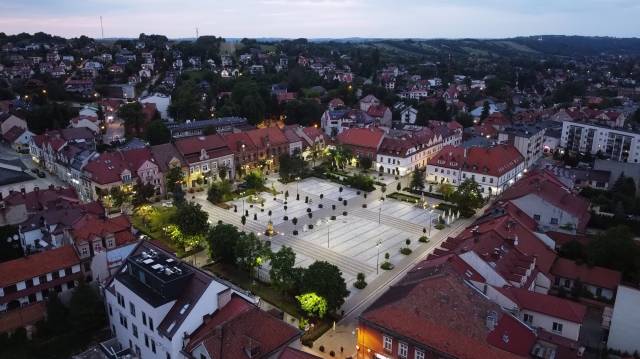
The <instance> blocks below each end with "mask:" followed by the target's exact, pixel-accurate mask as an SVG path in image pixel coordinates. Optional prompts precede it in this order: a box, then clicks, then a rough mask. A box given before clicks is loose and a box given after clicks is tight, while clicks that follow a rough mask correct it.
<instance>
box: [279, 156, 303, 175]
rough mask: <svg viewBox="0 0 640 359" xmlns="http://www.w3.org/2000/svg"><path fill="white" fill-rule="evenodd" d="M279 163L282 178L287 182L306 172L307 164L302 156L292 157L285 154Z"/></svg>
mask: <svg viewBox="0 0 640 359" xmlns="http://www.w3.org/2000/svg"><path fill="white" fill-rule="evenodd" d="M278 162H279V163H280V169H279V172H280V178H282V179H283V180H285V181H289V180H291V179H292V178H294V177H297V176H300V175H302V172H303V171H304V167H305V163H304V160H303V159H302V158H301V157H300V156H291V155H289V154H288V153H283V154H281V155H280V157H279V158H278Z"/></svg>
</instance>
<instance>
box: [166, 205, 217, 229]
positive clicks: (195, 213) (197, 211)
mask: <svg viewBox="0 0 640 359" xmlns="http://www.w3.org/2000/svg"><path fill="white" fill-rule="evenodd" d="M207 219H209V215H208V214H207V212H205V211H203V210H202V206H200V205H199V204H197V203H191V202H184V203H180V204H179V205H178V206H177V211H176V215H175V217H174V218H173V222H174V223H175V224H176V225H177V226H178V228H180V230H181V231H182V233H184V234H186V235H189V236H192V235H198V234H204V233H206V232H207V229H208V227H209V224H208V222H207Z"/></svg>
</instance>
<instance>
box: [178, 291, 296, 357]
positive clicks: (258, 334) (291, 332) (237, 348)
mask: <svg viewBox="0 0 640 359" xmlns="http://www.w3.org/2000/svg"><path fill="white" fill-rule="evenodd" d="M300 334H301V333H300V331H298V330H297V329H296V328H294V327H292V326H290V325H289V324H287V323H285V322H283V321H281V320H279V319H277V318H275V317H273V316H271V315H270V314H268V313H267V312H264V311H262V310H260V308H258V307H257V306H255V305H253V304H251V303H249V302H247V301H246V300H245V299H243V298H241V297H239V296H237V295H235V294H234V295H232V298H231V300H230V301H229V303H227V304H226V305H225V306H224V307H222V308H221V309H219V310H218V311H216V312H214V313H213V315H212V316H211V317H210V318H208V319H206V318H205V322H204V323H203V324H202V325H201V326H200V327H198V328H197V329H196V330H195V331H194V332H193V333H192V334H191V336H190V340H189V343H188V344H187V346H186V348H185V350H186V351H187V352H191V351H192V350H193V349H195V348H196V347H197V346H199V345H200V344H203V345H204V347H205V349H206V350H207V352H208V353H209V355H210V356H211V357H213V358H242V357H246V352H245V351H246V350H255V351H254V356H253V357H254V358H266V357H268V356H269V355H271V354H273V352H274V351H275V350H277V349H279V348H282V347H283V346H287V345H288V344H289V343H290V342H292V341H293V340H295V339H296V338H297V337H298V336H299V335H300Z"/></svg>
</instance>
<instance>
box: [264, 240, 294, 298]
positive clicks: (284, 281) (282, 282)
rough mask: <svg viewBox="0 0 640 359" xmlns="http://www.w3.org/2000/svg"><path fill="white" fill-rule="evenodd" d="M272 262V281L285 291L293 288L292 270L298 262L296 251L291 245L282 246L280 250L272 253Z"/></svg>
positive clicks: (270, 274)
mask: <svg viewBox="0 0 640 359" xmlns="http://www.w3.org/2000/svg"><path fill="white" fill-rule="evenodd" d="M270 264H271V269H270V270H269V277H270V278H271V283H273V284H274V285H275V286H276V287H278V288H280V289H281V290H283V291H286V290H289V289H291V287H292V286H293V278H292V277H291V273H292V272H291V271H292V269H293V266H294V265H295V264H296V254H295V252H294V251H293V250H292V249H291V248H290V247H287V246H282V248H280V250H279V251H277V252H275V253H273V254H272V255H271V261H270Z"/></svg>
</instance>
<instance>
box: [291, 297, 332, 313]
mask: <svg viewBox="0 0 640 359" xmlns="http://www.w3.org/2000/svg"><path fill="white" fill-rule="evenodd" d="M296 299H297V300H298V303H299V304H300V308H301V309H302V310H303V311H304V312H305V313H307V315H309V316H311V317H315V318H319V319H322V318H324V316H325V314H327V306H328V304H327V300H326V299H324V298H323V297H321V296H319V295H317V294H316V293H306V294H301V295H297V296H296Z"/></svg>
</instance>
